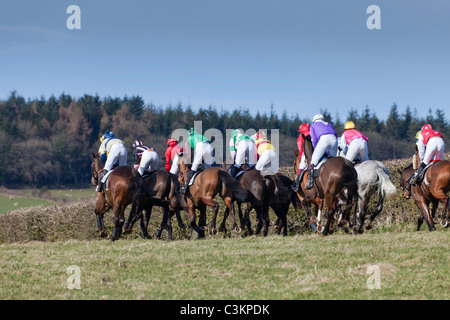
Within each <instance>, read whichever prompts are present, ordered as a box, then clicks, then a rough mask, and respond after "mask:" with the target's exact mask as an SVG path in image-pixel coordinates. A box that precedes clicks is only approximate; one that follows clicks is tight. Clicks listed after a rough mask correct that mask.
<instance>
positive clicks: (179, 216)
mask: <svg viewBox="0 0 450 320" xmlns="http://www.w3.org/2000/svg"><path fill="white" fill-rule="evenodd" d="M175 216H176V217H177V222H178V227H180V229H186V225H185V224H184V223H183V220H182V219H181V214H180V210H176V211H175Z"/></svg>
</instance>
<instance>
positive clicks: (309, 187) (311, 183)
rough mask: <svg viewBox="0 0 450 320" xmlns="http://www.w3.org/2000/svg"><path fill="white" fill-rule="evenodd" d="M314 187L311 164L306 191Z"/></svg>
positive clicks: (312, 166)
mask: <svg viewBox="0 0 450 320" xmlns="http://www.w3.org/2000/svg"><path fill="white" fill-rule="evenodd" d="M313 185H314V165H313V164H311V165H310V166H309V179H308V184H307V185H306V187H305V188H306V190H309V189H311V188H312V187H313Z"/></svg>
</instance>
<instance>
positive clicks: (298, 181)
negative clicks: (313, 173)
mask: <svg viewBox="0 0 450 320" xmlns="http://www.w3.org/2000/svg"><path fill="white" fill-rule="evenodd" d="M302 172H303V169H299V170H298V174H297V177H296V178H295V182H294V184H293V185H292V190H294V191H295V192H297V191H298V188H299V186H300V177H301V175H302Z"/></svg>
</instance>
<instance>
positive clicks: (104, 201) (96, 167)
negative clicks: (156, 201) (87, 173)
mask: <svg viewBox="0 0 450 320" xmlns="http://www.w3.org/2000/svg"><path fill="white" fill-rule="evenodd" d="M102 170H103V163H102V160H101V159H100V157H99V156H97V155H96V154H95V153H94V152H92V163H91V173H92V177H91V184H92V185H94V186H97V185H98V182H99V174H100V172H101V171H102ZM149 197H151V194H150V193H147V191H146V188H145V182H144V179H143V178H142V177H141V175H140V174H139V172H138V171H137V170H136V169H134V168H131V167H128V166H121V167H117V168H116V169H114V170H113V171H112V172H111V174H110V175H109V178H108V181H107V184H106V185H105V186H104V188H103V190H102V191H101V192H97V204H96V207H95V210H94V212H95V215H96V219H97V227H98V231H99V234H100V236H102V237H103V236H108V233H107V231H106V228H105V225H104V222H103V216H104V214H105V213H106V212H107V211H108V210H110V209H111V208H112V209H113V211H114V228H113V231H112V236H111V240H112V241H115V240H117V239H118V238H119V237H120V235H121V233H122V226H123V224H124V215H125V208H126V207H127V206H128V205H129V204H133V208H132V210H137V211H138V212H140V211H141V210H142V208H143V207H144V205H145V203H146V201H147V200H148V198H149ZM130 214H134V213H130Z"/></svg>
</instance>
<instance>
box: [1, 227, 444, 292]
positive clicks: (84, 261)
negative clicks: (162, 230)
mask: <svg viewBox="0 0 450 320" xmlns="http://www.w3.org/2000/svg"><path fill="white" fill-rule="evenodd" d="M449 235H450V233H449V231H448V229H439V231H437V232H433V233H429V232H428V231H421V232H412V231H408V232H401V233H398V232H381V233H366V234H363V235H359V236H353V235H348V234H342V233H340V234H334V235H332V236H329V237H319V236H316V235H304V236H294V237H279V236H271V237H268V238H262V237H254V236H252V237H248V238H227V239H223V238H215V239H206V240H179V241H173V242H167V241H158V240H140V239H134V240H132V241H130V240H126V239H121V240H119V241H117V242H114V243H111V242H110V241H108V240H98V241H64V242H53V243H48V242H47V243H42V242H31V243H26V244H19V243H15V244H8V245H1V246H0V252H1V256H2V258H1V259H0V270H1V272H0V283H1V284H2V285H1V286H0V299H165V300H173V299H176V300H183V299H189V300H191V299H194V300H203V299H213V300H215V299H232V300H235V299H237V300H249V299H258V300H265V299H271V300H272V299H273V300H279V299H282V300H290V299H295V300H297V299H449V298H450V271H449V270H450V269H449V262H450V261H449V257H450V256H449V254H448V253H449V241H448V240H449ZM69 266H77V267H79V270H80V273H79V275H80V277H79V279H80V289H69V288H68V279H69V277H70V276H71V274H68V273H67V268H68V267H69ZM378 275H379V278H378V279H379V281H380V282H379V287H380V289H376V288H374V289H370V288H369V287H370V286H371V285H376V283H377V282H375V278H374V277H376V276H378ZM69 283H72V284H73V283H75V282H72V280H69ZM368 283H369V287H368ZM372 288H373V286H372Z"/></svg>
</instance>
